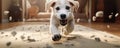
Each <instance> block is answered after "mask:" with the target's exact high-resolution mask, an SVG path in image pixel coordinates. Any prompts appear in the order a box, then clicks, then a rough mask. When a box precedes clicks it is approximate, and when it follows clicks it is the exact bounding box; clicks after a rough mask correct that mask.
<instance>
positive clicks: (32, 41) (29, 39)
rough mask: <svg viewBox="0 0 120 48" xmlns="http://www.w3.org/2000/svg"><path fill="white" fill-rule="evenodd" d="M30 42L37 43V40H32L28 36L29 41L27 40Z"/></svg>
mask: <svg viewBox="0 0 120 48" xmlns="http://www.w3.org/2000/svg"><path fill="white" fill-rule="evenodd" d="M27 40H28V41H29V42H35V41H36V40H35V39H31V38H30V36H28V39H27Z"/></svg>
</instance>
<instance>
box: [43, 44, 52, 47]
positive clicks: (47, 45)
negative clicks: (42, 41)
mask: <svg viewBox="0 0 120 48" xmlns="http://www.w3.org/2000/svg"><path fill="white" fill-rule="evenodd" d="M45 48H53V47H52V46H50V45H49V44H46V47H45Z"/></svg>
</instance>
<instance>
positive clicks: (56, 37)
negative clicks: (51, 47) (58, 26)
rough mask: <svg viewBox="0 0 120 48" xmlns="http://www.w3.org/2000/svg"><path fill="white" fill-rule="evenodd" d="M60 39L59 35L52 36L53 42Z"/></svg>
mask: <svg viewBox="0 0 120 48" xmlns="http://www.w3.org/2000/svg"><path fill="white" fill-rule="evenodd" d="M60 39H61V35H60V34H56V35H54V36H52V40H53V41H59V40H60Z"/></svg>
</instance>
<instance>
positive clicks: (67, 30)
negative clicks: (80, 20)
mask: <svg viewBox="0 0 120 48" xmlns="http://www.w3.org/2000/svg"><path fill="white" fill-rule="evenodd" d="M73 30H74V20H71V21H69V22H68V24H67V26H66V27H65V31H64V35H68V34H69V33H71V32H72V31H73Z"/></svg>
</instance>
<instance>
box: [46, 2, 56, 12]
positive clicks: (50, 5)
mask: <svg viewBox="0 0 120 48" xmlns="http://www.w3.org/2000/svg"><path fill="white" fill-rule="evenodd" d="M55 4H56V2H55V1H54V0H51V1H49V2H47V3H46V8H45V10H46V11H47V10H48V11H50V10H51V7H54V6H55Z"/></svg>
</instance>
